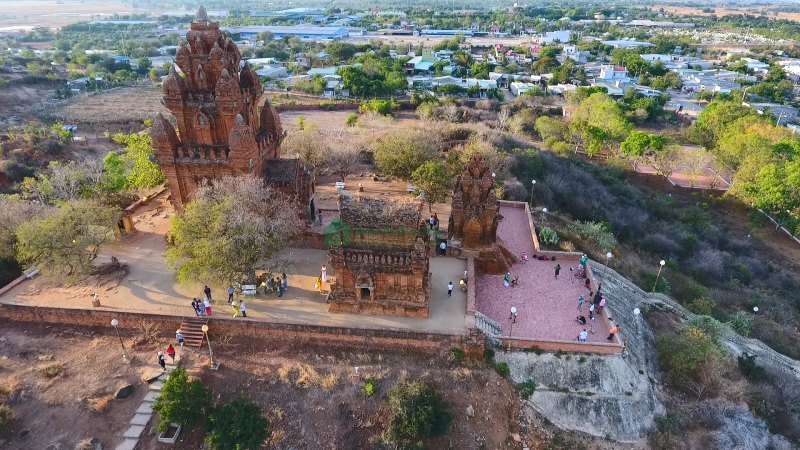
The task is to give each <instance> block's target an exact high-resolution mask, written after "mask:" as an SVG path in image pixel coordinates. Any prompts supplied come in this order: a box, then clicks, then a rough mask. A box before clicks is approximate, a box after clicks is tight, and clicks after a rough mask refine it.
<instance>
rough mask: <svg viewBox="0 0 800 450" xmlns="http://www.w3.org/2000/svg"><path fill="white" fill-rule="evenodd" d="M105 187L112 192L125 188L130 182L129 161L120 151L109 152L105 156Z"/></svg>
mask: <svg viewBox="0 0 800 450" xmlns="http://www.w3.org/2000/svg"><path fill="white" fill-rule="evenodd" d="M103 167H104V170H103V187H104V189H105V190H107V191H110V192H117V191H119V190H121V189H124V188H125V186H126V184H127V182H128V161H127V160H126V159H125V157H124V156H123V155H121V154H119V153H118V152H108V154H107V155H106V156H105V157H104V158H103Z"/></svg>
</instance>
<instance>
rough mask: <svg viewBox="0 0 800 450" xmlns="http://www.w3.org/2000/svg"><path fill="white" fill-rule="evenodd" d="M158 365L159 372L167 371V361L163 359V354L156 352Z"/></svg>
mask: <svg viewBox="0 0 800 450" xmlns="http://www.w3.org/2000/svg"><path fill="white" fill-rule="evenodd" d="M158 365H159V366H161V371H162V372H166V370H167V360H166V359H165V358H164V353H163V352H158Z"/></svg>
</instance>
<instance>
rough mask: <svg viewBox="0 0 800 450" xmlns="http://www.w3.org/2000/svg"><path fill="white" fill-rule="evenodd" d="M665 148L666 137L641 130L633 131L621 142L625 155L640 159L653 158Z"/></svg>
mask: <svg viewBox="0 0 800 450" xmlns="http://www.w3.org/2000/svg"><path fill="white" fill-rule="evenodd" d="M663 148H664V138H663V137H662V136H658V135H655V134H650V133H647V132H645V131H639V130H633V131H631V134H629V135H628V137H627V138H625V140H624V141H622V144H620V149H621V150H622V154H623V155H624V156H627V157H628V158H634V159H636V160H638V161H642V160H652V158H653V156H654V154H655V153H656V152H659V151H661V150H662V149H663Z"/></svg>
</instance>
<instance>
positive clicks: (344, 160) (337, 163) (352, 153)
mask: <svg viewBox="0 0 800 450" xmlns="http://www.w3.org/2000/svg"><path fill="white" fill-rule="evenodd" d="M360 162H361V150H360V149H359V148H357V147H338V148H336V149H334V150H333V151H331V152H330V153H328V157H327V161H326V163H325V167H327V169H328V171H329V172H330V173H333V174H335V175H337V176H338V177H339V178H341V179H342V182H343V183H344V179H345V178H346V177H347V176H348V175H351V174H353V173H354V172H355V171H356V169H358V164H359V163H360Z"/></svg>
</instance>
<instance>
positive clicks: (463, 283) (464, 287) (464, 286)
mask: <svg viewBox="0 0 800 450" xmlns="http://www.w3.org/2000/svg"><path fill="white" fill-rule="evenodd" d="M458 286H459V287H460V288H461V291H462V292H467V282H466V281H464V279H463V278H462V279H461V280H460V281H459V282H458Z"/></svg>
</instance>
